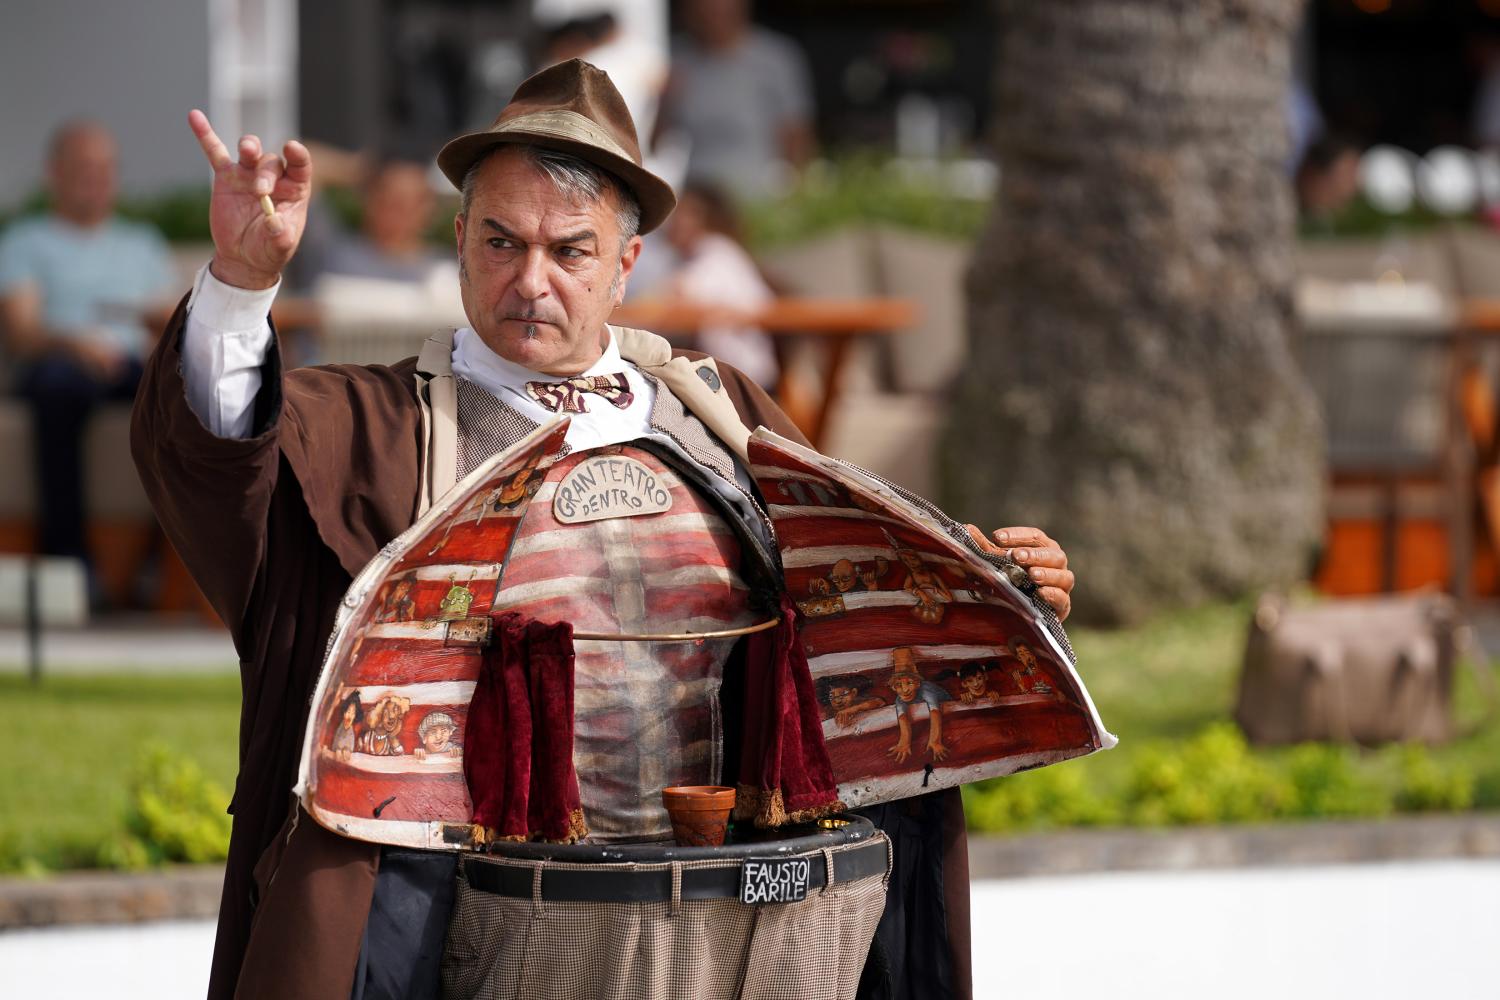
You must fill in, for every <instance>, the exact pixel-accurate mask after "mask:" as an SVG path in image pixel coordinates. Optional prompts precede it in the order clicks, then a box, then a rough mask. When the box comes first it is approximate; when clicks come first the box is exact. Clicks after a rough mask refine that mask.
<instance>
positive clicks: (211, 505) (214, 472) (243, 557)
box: [130, 297, 282, 655]
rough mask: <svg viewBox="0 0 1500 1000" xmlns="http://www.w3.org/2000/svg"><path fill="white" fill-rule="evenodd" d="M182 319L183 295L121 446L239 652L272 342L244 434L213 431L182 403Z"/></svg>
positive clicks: (255, 538)
mask: <svg viewBox="0 0 1500 1000" xmlns="http://www.w3.org/2000/svg"><path fill="white" fill-rule="evenodd" d="M186 318H187V299H186V298H185V297H184V299H183V301H182V302H180V303H179V304H178V306H177V311H176V312H175V313H173V315H172V319H171V320H170V322H168V324H167V328H166V330H165V331H164V332H163V334H162V336H161V338H160V340H159V341H158V342H157V345H156V349H155V351H153V352H152V355H151V357H150V359H149V360H148V361H147V363H146V369H145V373H144V375H143V376H142V378H141V384H140V388H139V390H138V391H137V393H136V398H135V406H134V409H133V412H132V414H131V423H130V450H131V454H132V456H133V457H134V459H135V465H136V469H137V470H138V471H139V473H140V477H141V483H142V485H143V486H144V487H145V490H146V495H147V496H148V497H149V498H150V500H151V506H152V507H153V508H154V509H155V511H156V516H157V520H158V521H160V522H161V526H162V529H163V530H164V531H165V532H166V535H167V538H168V539H169V540H170V541H171V543H172V545H173V547H174V548H175V549H176V550H177V553H178V555H179V556H181V558H182V560H183V562H184V563H185V564H186V565H187V568H188V570H189V571H190V572H191V573H192V575H193V579H194V580H196V581H197V583H198V586H199V587H200V588H201V589H202V590H203V593H204V595H205V596H206V597H207V598H208V600H209V603H210V604H212V605H213V608H214V610H215V611H216V612H217V613H218V615H219V618H220V619H221V620H222V621H223V622H224V623H225V625H227V626H228V627H229V630H230V632H231V634H232V635H233V636H234V640H235V644H236V645H237V646H240V647H241V653H242V655H243V654H244V647H243V644H242V639H243V635H242V631H243V623H244V620H245V614H246V609H247V608H248V606H249V602H250V594H251V591H252V589H253V587H254V583H255V576H256V572H257V567H259V566H260V564H261V561H262V557H263V555H264V553H265V547H266V519H267V517H266V515H267V511H268V509H269V506H270V500H271V494H272V492H273V491H274V490H275V488H276V482H277V476H278V474H279V465H280V461H279V459H280V449H279V446H278V438H279V435H280V426H281V419H280V417H281V408H282V398H281V370H280V366H281V361H280V355H279V353H278V351H277V350H276V349H275V348H273V349H272V351H271V353H270V355H269V356H268V358H267V361H266V366H265V368H264V369H263V371H262V383H261V390H260V395H259V396H258V397H257V399H256V407H255V409H256V413H255V417H256V420H255V426H254V428H253V434H252V436H250V437H247V438H238V439H235V438H221V437H218V436H216V435H215V434H214V433H213V432H212V431H210V430H209V429H208V428H207V427H205V426H204V425H203V422H202V421H201V420H200V419H199V418H198V415H197V414H196V413H194V412H193V410H192V407H190V406H189V405H188V400H187V392H186V388H185V386H184V384H183V378H182V355H181V341H182V332H183V328H184V326H185V325H186Z"/></svg>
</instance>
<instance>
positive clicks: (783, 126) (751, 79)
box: [657, 0, 814, 198]
mask: <svg viewBox="0 0 1500 1000" xmlns="http://www.w3.org/2000/svg"><path fill="white" fill-rule="evenodd" d="M682 19H683V26H684V27H685V28H686V37H685V38H683V39H681V40H680V41H678V42H677V43H675V44H674V46H673V51H672V69H671V73H670V74H669V75H668V78H667V88H666V91H665V93H664V94H663V95H662V105H661V116H660V118H658V120H657V131H658V133H659V134H660V135H661V136H663V137H664V136H666V135H667V134H668V133H677V134H679V135H681V136H682V137H683V138H685V139H686V140H687V142H688V144H689V149H688V167H687V171H688V177H689V178H690V179H692V180H702V181H709V182H711V183H713V184H717V185H719V186H721V187H723V188H725V189H726V190H729V191H731V192H733V193H734V194H735V195H736V196H737V197H740V198H755V197H761V196H764V195H767V194H771V193H774V192H775V191H776V190H777V189H778V188H780V187H781V186H783V185H784V184H785V180H786V175H787V173H788V172H789V171H790V170H791V169H794V168H801V167H802V166H804V165H806V163H807V161H808V160H810V159H811V158H812V155H813V149H814V139H813V128H812V119H813V106H812V82H811V80H810V78H809V73H808V69H807V59H806V58H805V57H804V56H803V55H802V52H801V51H800V50H799V49H798V48H797V47H796V45H795V44H794V43H793V42H791V41H790V40H789V39H786V38H783V37H781V36H780V35H776V34H772V33H771V32H769V31H765V30H763V29H761V28H757V27H756V26H755V25H754V24H752V23H751V21H750V3H749V0H686V2H685V3H684V4H683V5H682Z"/></svg>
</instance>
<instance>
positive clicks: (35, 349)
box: [0, 121, 180, 562]
mask: <svg viewBox="0 0 1500 1000" xmlns="http://www.w3.org/2000/svg"><path fill="white" fill-rule="evenodd" d="M116 158H117V157H116V147H115V140H114V137H113V136H112V135H111V134H110V132H109V130H108V129H106V128H105V127H104V126H103V125H101V124H99V123H97V122H92V121H72V122H68V123H66V124H64V125H62V126H61V127H59V128H58V129H57V131H56V132H54V133H53V136H52V140H51V143H50V145H49V148H48V155H47V163H46V183H47V190H48V194H49V195H50V208H49V211H48V212H47V214H45V215H39V216H32V217H29V218H23V219H20V220H18V221H17V222H15V223H14V224H13V225H11V226H10V227H9V228H8V229H7V230H6V231H5V233H4V235H3V236H0V325H3V328H4V332H5V338H6V345H7V352H8V354H9V355H10V356H11V357H12V358H13V359H14V361H15V366H16V375H17V380H16V383H15V389H16V391H17V394H18V395H20V396H21V397H23V398H25V399H26V400H27V401H28V402H29V403H30V406H31V411H32V424H31V426H32V441H33V461H34V463H35V475H36V484H37V548H38V550H39V551H40V552H42V553H43V554H46V555H59V556H73V557H76V558H80V559H83V560H85V562H89V559H88V552H87V546H86V543H85V538H84V510H83V505H84V471H83V438H84V432H85V431H86V430H87V428H88V422H89V417H90V416H91V415H92V413H93V412H94V410H95V409H96V408H97V407H98V406H99V404H101V403H104V402H106V401H110V400H120V401H129V400H130V399H131V398H133V397H134V395H135V390H136V385H137V383H139V381H140V378H141V361H142V358H144V357H145V352H146V350H147V349H148V348H149V347H150V346H151V344H150V340H151V339H152V337H151V335H150V334H149V333H148V331H147V329H146V327H145V324H144V321H143V313H144V311H145V310H146V309H147V308H148V307H150V306H152V305H157V304H160V303H161V302H162V301H163V300H164V299H166V298H167V297H168V296H171V295H174V294H176V293H177V292H179V291H180V289H177V288H176V287H175V277H176V276H175V273H174V271H173V268H172V261H171V257H170V255H169V253H168V250H167V244H166V242H165V241H164V240H163V239H162V237H161V234H160V233H158V232H157V231H156V230H155V229H153V228H152V227H150V226H149V225H145V224H143V223H139V222H127V221H125V220H124V219H121V218H119V217H118V216H117V215H116V214H115V197H116V193H117V190H118V184H117V174H116ZM121 446H122V447H123V446H124V442H123V441H122V442H121Z"/></svg>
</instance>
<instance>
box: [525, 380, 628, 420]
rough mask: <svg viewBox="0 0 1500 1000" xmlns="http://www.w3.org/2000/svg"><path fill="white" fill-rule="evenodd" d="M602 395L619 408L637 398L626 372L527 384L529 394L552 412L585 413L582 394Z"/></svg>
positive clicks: (623, 407)
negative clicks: (626, 378) (631, 388)
mask: <svg viewBox="0 0 1500 1000" xmlns="http://www.w3.org/2000/svg"><path fill="white" fill-rule="evenodd" d="M586 392H592V393H594V394H595V395H598V396H602V397H604V398H605V399H607V400H609V401H610V402H611V403H613V404H615V405H616V406H618V407H619V408H620V409H622V410H623V409H625V407H627V406H629V405H630V404H631V402H632V401H633V400H634V399H635V393H633V392H631V391H630V383H629V382H627V381H626V380H625V373H624V372H615V373H614V374H613V375H575V376H574V377H573V378H568V379H563V380H562V381H561V382H527V383H526V395H528V396H530V397H531V398H532V399H534V400H536V401H537V402H538V403H540V404H542V405H543V406H545V407H546V408H547V409H549V410H551V411H552V412H553V413H583V412H584V406H583V394H584V393H586Z"/></svg>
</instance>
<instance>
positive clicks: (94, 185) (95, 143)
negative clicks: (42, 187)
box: [47, 125, 117, 225]
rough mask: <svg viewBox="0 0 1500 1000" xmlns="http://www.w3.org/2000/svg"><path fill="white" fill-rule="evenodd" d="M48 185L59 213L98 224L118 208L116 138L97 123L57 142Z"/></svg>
mask: <svg viewBox="0 0 1500 1000" xmlns="http://www.w3.org/2000/svg"><path fill="white" fill-rule="evenodd" d="M47 184H48V187H49V188H50V189H51V191H52V198H53V203H54V205H55V206H56V209H57V213H58V214H59V215H61V216H62V217H63V218H65V219H68V220H69V221H71V222H76V223H79V224H81V225H95V224H97V223H100V222H103V221H104V220H105V219H107V218H108V217H109V215H110V213H111V212H113V211H114V207H115V193H116V190H117V182H116V177H115V141H114V139H113V138H112V137H111V136H110V134H109V133H108V132H106V131H104V130H103V129H102V128H99V127H98V126H94V125H81V126H79V127H78V128H77V129H75V130H73V131H71V132H70V133H69V134H68V135H66V136H64V137H63V138H62V140H61V141H60V142H59V143H58V144H57V147H56V150H55V151H54V153H53V155H52V159H51V161H50V162H49V163H48V164H47Z"/></svg>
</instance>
